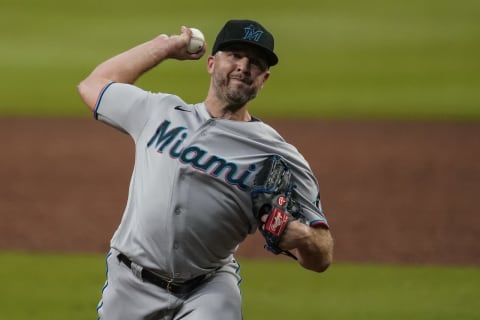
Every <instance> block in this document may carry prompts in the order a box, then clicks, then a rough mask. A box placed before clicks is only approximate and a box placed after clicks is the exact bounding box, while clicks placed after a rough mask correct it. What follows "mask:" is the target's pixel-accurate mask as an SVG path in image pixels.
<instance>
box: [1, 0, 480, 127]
mask: <svg viewBox="0 0 480 320" xmlns="http://www.w3.org/2000/svg"><path fill="white" fill-rule="evenodd" d="M230 18H252V19H257V20H259V21H261V22H262V23H263V24H264V25H265V26H267V27H268V28H269V29H271V31H273V32H274V34H275V36H276V51H277V52H278V55H279V57H280V64H279V65H278V66H276V67H274V68H273V69H272V72H273V76H272V77H271V79H270V81H269V83H268V85H267V86H266V87H265V88H264V90H263V92H262V94H261V95H260V96H259V97H258V99H257V100H256V101H255V103H254V104H253V111H254V113H256V114H257V115H259V116H263V117H264V116H268V117H289V118H292V117H297V118H301V117H324V118H325V117H333V118H359V117H362V118H365V117H368V118H407V119H412V118H413V119H415V118H434V119H462V120H465V119H470V120H478V119H479V118H480V94H479V93H478V92H479V90H478V88H479V87H480V59H479V58H478V57H480V1H478V0H457V1H453V0H436V1H435V0H404V1H395V0H384V1H379V0H365V1H356V0H341V1H330V0H328V1H325V0H324V1H322V0H299V1H285V2H281V3H280V2H278V3H270V2H261V1H253V0H246V1H242V2H241V3H228V2H224V3H219V2H216V1H190V0H187V1H182V2H175V1H158V0H156V1H153V0H148V1H145V0H139V1H126V0H116V1H112V0H104V1H94V0H82V1H60V0H43V1H36V0H23V1H18V0H2V1H1V2H0V39H1V42H0V48H1V49H0V74H1V75H2V80H1V88H2V94H1V97H0V116H12V115H29V116H32V115H33V116H45V115H48V116H85V115H89V113H88V112H86V111H85V109H83V108H82V107H83V106H82V103H81V102H80V99H79V98H78V95H77V93H76V88H75V87H76V84H77V83H78V82H79V81H80V80H81V79H83V78H84V77H85V76H86V75H87V74H88V73H89V72H90V71H91V70H92V69H93V68H94V67H95V66H96V65H97V64H99V63H100V62H102V61H103V60H105V59H107V58H109V57H111V56H113V55H115V54H117V53H120V52H121V51H123V50H126V49H128V48H130V47H132V46H134V45H136V44H139V43H141V42H144V41H147V40H149V39H151V38H153V37H155V36H156V35H158V34H160V33H167V34H174V33H178V32H179V29H180V26H181V25H187V26H195V27H198V28H200V29H201V30H202V31H203V32H204V33H205V35H206V37H207V41H208V44H209V45H212V44H213V41H214V38H215V35H216V33H217V31H218V30H219V29H220V28H221V27H222V26H223V24H224V22H225V21H226V20H227V19H230ZM205 63H206V59H205V58H203V59H202V60H201V61H199V62H191V61H189V62H178V61H167V62H165V63H164V65H163V66H162V67H161V68H159V69H158V70H154V71H152V72H150V73H149V74H147V75H146V76H145V77H144V78H142V80H141V81H140V82H139V85H141V86H142V87H144V88H146V89H148V90H152V91H157V90H161V91H166V92H172V93H176V94H179V95H181V96H182V97H184V99H185V100H186V101H188V102H192V103H196V102H198V101H201V100H203V98H204V96H205V93H206V90H207V86H208V76H207V74H206V71H205Z"/></svg>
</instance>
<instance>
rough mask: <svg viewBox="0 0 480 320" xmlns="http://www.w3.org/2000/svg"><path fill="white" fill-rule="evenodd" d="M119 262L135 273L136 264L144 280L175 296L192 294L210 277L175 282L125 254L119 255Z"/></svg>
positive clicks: (204, 276)
mask: <svg viewBox="0 0 480 320" xmlns="http://www.w3.org/2000/svg"><path fill="white" fill-rule="evenodd" d="M117 258H118V261H120V262H123V263H124V264H125V265H126V266H127V267H129V268H130V270H132V272H134V273H135V270H134V269H133V268H132V264H135V267H134V268H135V269H136V271H138V272H139V273H140V275H141V277H142V280H144V281H147V282H150V283H153V284H155V285H157V286H159V287H161V288H163V289H165V290H167V291H169V292H171V293H175V294H185V293H188V292H191V291H192V290H193V289H195V288H196V287H197V286H198V285H199V284H200V283H201V282H202V281H204V280H205V279H206V278H208V277H209V274H206V275H201V276H198V277H195V278H193V279H190V280H187V281H186V282H181V283H179V282H173V280H167V279H164V278H162V277H160V276H159V275H158V274H156V273H154V272H153V271H151V270H149V269H146V268H144V267H142V266H140V265H138V264H136V263H134V262H132V260H130V259H129V258H128V257H127V256H126V255H124V254H123V253H120V254H118V256H117Z"/></svg>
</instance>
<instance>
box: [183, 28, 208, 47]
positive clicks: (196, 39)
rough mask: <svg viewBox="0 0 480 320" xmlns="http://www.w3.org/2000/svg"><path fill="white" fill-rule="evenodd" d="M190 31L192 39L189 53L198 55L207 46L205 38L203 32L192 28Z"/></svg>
mask: <svg viewBox="0 0 480 320" xmlns="http://www.w3.org/2000/svg"><path fill="white" fill-rule="evenodd" d="M190 30H192V38H191V39H190V42H189V44H188V48H187V52H188V53H197V52H198V51H200V50H201V49H202V47H203V45H204V44H205V36H204V35H203V33H202V31H200V30H198V29H196V28H190Z"/></svg>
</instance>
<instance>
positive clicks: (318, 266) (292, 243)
mask: <svg viewBox="0 0 480 320" xmlns="http://www.w3.org/2000/svg"><path fill="white" fill-rule="evenodd" d="M279 245H280V247H281V248H282V249H283V250H293V251H294V252H296V256H297V258H298V262H299V263H300V265H301V266H303V267H304V268H305V269H309V270H312V271H316V272H323V271H325V270H327V268H328V267H329V266H330V264H331V263H332V260H333V238H332V235H331V233H330V230H329V229H328V227H327V226H326V225H323V224H320V225H317V226H308V225H306V224H304V223H302V222H299V221H295V220H294V221H291V222H290V223H289V224H288V226H287V228H286V229H285V231H284V233H283V235H282V238H281V240H280V243H279Z"/></svg>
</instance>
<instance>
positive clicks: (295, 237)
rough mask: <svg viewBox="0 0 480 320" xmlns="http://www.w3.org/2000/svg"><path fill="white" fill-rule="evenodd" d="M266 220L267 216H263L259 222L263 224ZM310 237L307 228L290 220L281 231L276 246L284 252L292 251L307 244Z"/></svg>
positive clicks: (310, 233)
mask: <svg viewBox="0 0 480 320" xmlns="http://www.w3.org/2000/svg"><path fill="white" fill-rule="evenodd" d="M267 218H268V215H263V216H262V218H261V221H262V222H263V223H265V222H266V221H267ZM312 236H313V232H312V230H311V228H310V227H309V226H307V225H306V224H304V223H302V222H300V221H297V220H291V221H290V222H289V223H288V225H287V227H286V228H285V230H284V231H283V233H282V237H281V238H280V242H279V243H278V246H279V247H280V249H282V250H285V251H289V250H293V249H296V248H298V247H300V246H303V245H305V244H307V243H308V241H309V239H310V237H312Z"/></svg>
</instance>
